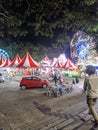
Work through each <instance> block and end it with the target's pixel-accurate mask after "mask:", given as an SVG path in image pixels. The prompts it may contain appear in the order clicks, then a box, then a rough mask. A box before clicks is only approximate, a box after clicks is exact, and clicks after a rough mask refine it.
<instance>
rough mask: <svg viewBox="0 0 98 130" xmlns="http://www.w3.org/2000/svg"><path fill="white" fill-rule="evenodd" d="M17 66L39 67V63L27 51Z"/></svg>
mask: <svg viewBox="0 0 98 130" xmlns="http://www.w3.org/2000/svg"><path fill="white" fill-rule="evenodd" d="M17 67H26V68H38V67H39V65H38V64H37V62H36V61H34V60H33V58H32V57H31V55H30V54H29V52H27V53H26V55H25V56H24V57H23V59H22V60H21V61H20V63H19V64H18V65H17Z"/></svg>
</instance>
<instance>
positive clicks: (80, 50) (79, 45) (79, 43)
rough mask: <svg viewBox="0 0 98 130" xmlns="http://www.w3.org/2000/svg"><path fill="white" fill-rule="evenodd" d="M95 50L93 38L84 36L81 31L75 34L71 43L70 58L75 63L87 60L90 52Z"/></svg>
mask: <svg viewBox="0 0 98 130" xmlns="http://www.w3.org/2000/svg"><path fill="white" fill-rule="evenodd" d="M94 48H95V42H94V41H93V38H92V37H90V36H88V35H86V34H85V33H83V32H82V31H79V32H77V33H76V34H75V35H74V37H73V39H72V41H71V43H70V52H71V58H72V59H73V60H74V61H75V62H77V61H78V60H83V61H85V60H87V59H88V57H89V55H90V54H91V51H92V50H93V49H94Z"/></svg>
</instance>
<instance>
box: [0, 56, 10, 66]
mask: <svg viewBox="0 0 98 130" xmlns="http://www.w3.org/2000/svg"><path fill="white" fill-rule="evenodd" d="M10 63H11V61H10V59H9V58H6V60H5V61H4V62H3V64H2V65H0V67H1V68H3V67H8V66H9V65H10Z"/></svg>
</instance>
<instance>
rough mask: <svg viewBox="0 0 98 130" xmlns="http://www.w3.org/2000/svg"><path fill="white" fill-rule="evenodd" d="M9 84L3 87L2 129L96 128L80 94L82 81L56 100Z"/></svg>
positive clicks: (0, 88) (0, 103)
mask: <svg viewBox="0 0 98 130" xmlns="http://www.w3.org/2000/svg"><path fill="white" fill-rule="evenodd" d="M6 84H7V86H6V85H4V84H2V85H1V84H0V92H1V93H0V128H1V130H3V129H4V130H94V129H95V128H94V127H93V125H94V123H93V122H92V120H93V118H92V116H91V115H89V114H88V107H87V104H86V97H85V95H84V94H82V92H81V91H82V85H83V81H82V80H81V81H80V83H79V84H78V85H77V86H74V92H72V93H68V94H65V95H63V96H60V97H57V98H56V97H53V96H51V97H47V96H45V95H44V90H43V89H34V90H23V91H21V90H20V89H19V88H18V85H19V83H18V82H16V81H13V82H11V83H10V82H6ZM96 109H97V110H98V104H97V105H96ZM96 130H98V128H96Z"/></svg>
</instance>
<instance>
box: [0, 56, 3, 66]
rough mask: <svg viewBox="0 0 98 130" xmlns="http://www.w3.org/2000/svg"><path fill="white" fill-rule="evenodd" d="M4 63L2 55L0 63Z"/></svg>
mask: <svg viewBox="0 0 98 130" xmlns="http://www.w3.org/2000/svg"><path fill="white" fill-rule="evenodd" d="M2 63H3V59H2V57H1V58H0V65H2Z"/></svg>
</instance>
